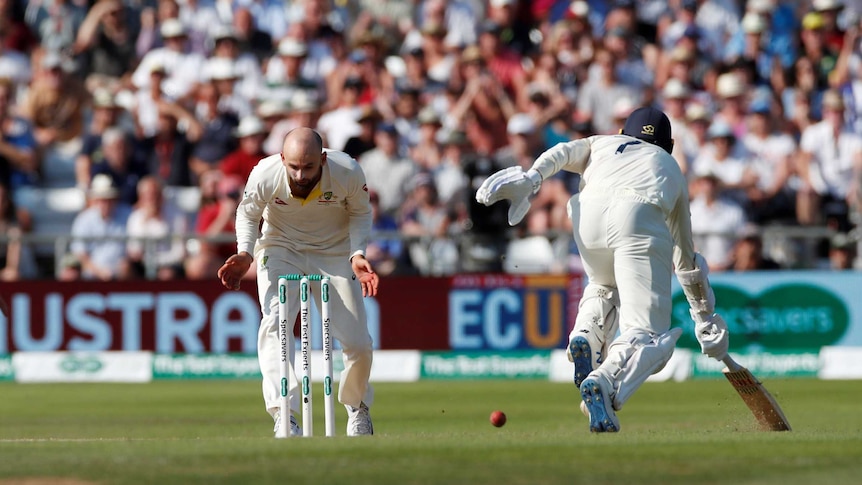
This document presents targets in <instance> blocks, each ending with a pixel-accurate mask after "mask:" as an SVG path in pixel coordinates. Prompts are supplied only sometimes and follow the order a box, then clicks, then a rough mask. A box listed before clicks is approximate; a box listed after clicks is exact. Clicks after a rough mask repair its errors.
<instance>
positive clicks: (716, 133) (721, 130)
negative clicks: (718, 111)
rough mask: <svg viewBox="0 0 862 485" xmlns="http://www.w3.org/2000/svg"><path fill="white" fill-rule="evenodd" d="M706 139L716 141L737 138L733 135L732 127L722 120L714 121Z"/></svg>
mask: <svg viewBox="0 0 862 485" xmlns="http://www.w3.org/2000/svg"><path fill="white" fill-rule="evenodd" d="M706 137H707V138H709V139H710V140H714V139H716V138H735V137H734V135H733V129H732V128H731V127H730V125H729V124H727V123H725V122H724V121H720V120H719V121H714V122H713V123H712V124H711V125H709V129H708V130H707V131H706Z"/></svg>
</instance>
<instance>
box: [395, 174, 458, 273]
mask: <svg viewBox="0 0 862 485" xmlns="http://www.w3.org/2000/svg"><path fill="white" fill-rule="evenodd" d="M401 217H402V219H401V232H402V234H404V235H405V236H408V237H411V238H416V239H415V240H413V241H411V242H410V243H409V244H408V251H409V253H410V261H411V263H412V264H413V266H414V267H415V268H416V269H417V270H418V271H419V273H420V274H423V275H443V274H453V273H454V272H455V271H456V270H457V265H458V248H457V246H455V243H454V242H453V241H452V240H451V239H449V238H448V235H449V224H450V222H451V220H450V217H449V214H448V212H447V211H446V208H445V207H444V206H443V205H442V204H440V199H439V198H438V197H437V187H436V186H435V185H434V179H433V178H432V177H431V176H430V175H429V174H428V173H425V172H419V173H417V174H416V175H415V176H414V177H413V178H412V180H411V181H410V194H409V196H408V198H407V200H406V201H405V203H404V206H403V207H402V209H401Z"/></svg>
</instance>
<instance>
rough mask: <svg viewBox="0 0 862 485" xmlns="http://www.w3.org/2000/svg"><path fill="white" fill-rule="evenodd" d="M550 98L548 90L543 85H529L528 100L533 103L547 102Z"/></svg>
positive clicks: (533, 83) (534, 83)
mask: <svg viewBox="0 0 862 485" xmlns="http://www.w3.org/2000/svg"><path fill="white" fill-rule="evenodd" d="M549 98H550V96H549V94H548V90H547V88H545V86H543V85H542V84H539V83H536V82H532V83H530V84H528V85H527V99H529V100H530V101H533V102H539V103H541V102H546V101H548V99H549Z"/></svg>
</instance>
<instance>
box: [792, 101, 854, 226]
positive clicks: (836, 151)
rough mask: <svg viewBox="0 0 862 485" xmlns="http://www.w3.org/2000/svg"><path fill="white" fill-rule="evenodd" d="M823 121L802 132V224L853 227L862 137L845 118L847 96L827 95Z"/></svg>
mask: <svg viewBox="0 0 862 485" xmlns="http://www.w3.org/2000/svg"><path fill="white" fill-rule="evenodd" d="M822 110H823V121H821V122H819V123H817V124H815V125H812V126H809V127H808V128H806V129H805V131H804V132H802V140H801V141H800V142H799V148H800V149H801V153H800V154H799V160H798V164H799V168H798V170H799V176H800V177H801V179H802V182H803V185H802V187H801V188H800V190H799V191H798V193H797V203H798V205H797V211H798V212H797V216H798V217H799V222H800V223H802V224H806V225H810V224H821V223H824V222H825V223H826V224H827V225H828V226H829V227H831V228H833V229H835V230H838V231H848V230H849V229H850V220H849V207H850V206H851V205H852V204H853V203H854V201H855V200H857V198H858V197H859V194H860V187H859V185H860V183H862V182H860V180H862V137H860V136H859V135H858V134H857V133H855V132H854V131H853V129H852V127H851V126H849V125H848V124H847V123H846V122H845V120H844V110H845V105H844V97H843V96H842V95H841V93H839V92H838V91H835V90H829V91H827V92H826V93H825V94H824V95H823V108H822Z"/></svg>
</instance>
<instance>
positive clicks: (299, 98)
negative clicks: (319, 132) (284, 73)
mask: <svg viewBox="0 0 862 485" xmlns="http://www.w3.org/2000/svg"><path fill="white" fill-rule="evenodd" d="M318 109H320V104H319V103H318V102H317V98H316V97H315V96H314V95H313V94H312V93H310V92H308V91H306V90H301V91H297V92H296V93H294V94H293V96H291V98H290V111H291V112H293V113H313V112H315V111H317V110H318Z"/></svg>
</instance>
